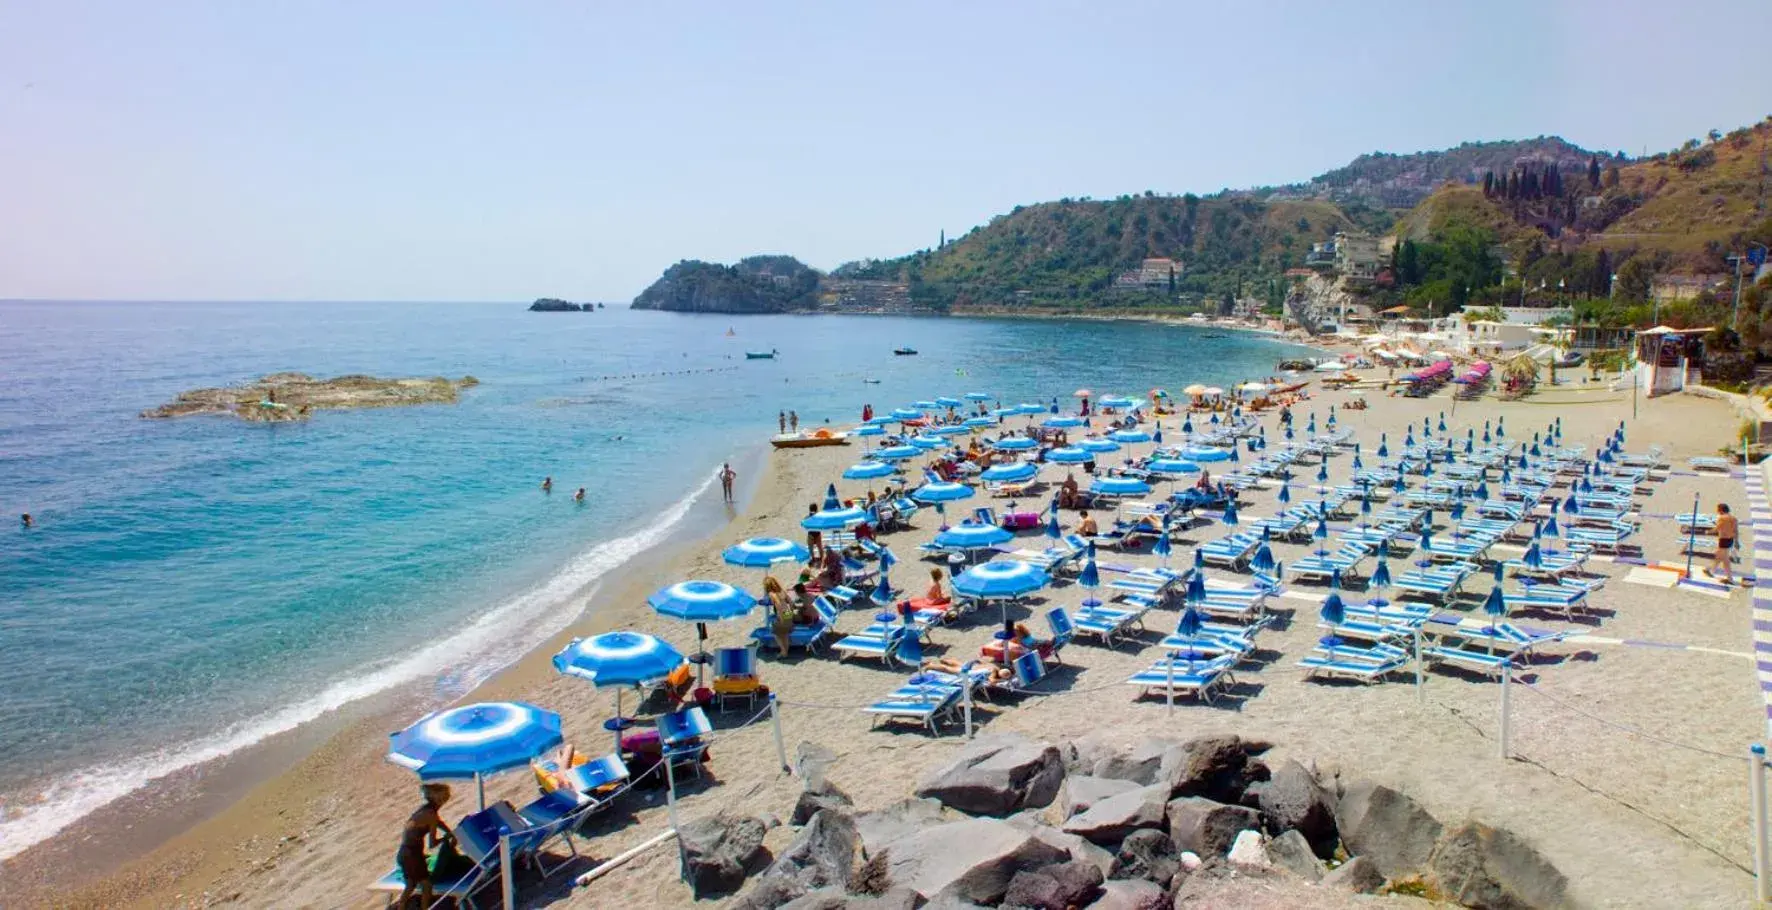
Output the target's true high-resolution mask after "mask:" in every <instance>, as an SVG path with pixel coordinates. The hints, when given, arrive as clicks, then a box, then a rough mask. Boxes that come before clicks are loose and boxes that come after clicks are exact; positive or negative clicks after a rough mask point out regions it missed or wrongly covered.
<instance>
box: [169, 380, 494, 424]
mask: <svg viewBox="0 0 1772 910" xmlns="http://www.w3.org/2000/svg"><path fill="white" fill-rule="evenodd" d="M479 384H480V380H478V379H475V378H474V377H472V376H463V377H462V378H460V379H446V378H444V377H442V376H434V377H431V378H429V379H382V378H378V377H375V376H362V375H357V374H352V375H348V376H335V377H333V378H331V379H315V378H314V377H312V376H309V375H308V374H306V373H272V374H271V375H269V376H265V377H262V378H260V379H258V380H256V381H253V382H250V383H247V384H245V385H239V386H227V387H225V388H216V389H192V390H191V391H189V392H181V393H179V396H178V397H177V398H175V399H173V400H172V401H170V402H167V403H166V404H163V405H161V406H159V407H157V408H150V409H148V410H146V411H143V412H142V414H141V416H143V417H147V418H165V417H185V416H189V415H191V414H232V415H234V416H235V417H238V418H240V419H241V420H246V421H251V422H253V423H281V422H287V421H292V420H306V419H308V417H309V416H310V415H312V414H313V412H314V411H316V410H325V409H344V408H387V407H396V406H400V405H411V404H454V403H455V402H456V401H457V400H458V399H460V398H461V391H462V390H463V389H467V388H472V387H473V386H476V385H479Z"/></svg>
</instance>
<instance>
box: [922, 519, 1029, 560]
mask: <svg viewBox="0 0 1772 910" xmlns="http://www.w3.org/2000/svg"><path fill="white" fill-rule="evenodd" d="M1013 539H1015V535H1014V534H1011V533H1009V532H1008V531H1006V530H1004V529H1003V528H1000V527H997V526H996V525H987V524H981V523H979V522H975V521H962V522H960V523H959V524H957V525H954V526H953V527H951V528H948V529H947V530H945V531H942V532H940V533H939V534H936V535H935V545H936V546H938V547H946V548H948V549H950V550H966V551H968V552H970V551H973V550H988V549H990V548H992V547H994V546H996V545H997V544H1000V543H1004V542H1006V541H1009V540H1013Z"/></svg>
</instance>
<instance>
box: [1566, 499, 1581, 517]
mask: <svg viewBox="0 0 1772 910" xmlns="http://www.w3.org/2000/svg"><path fill="white" fill-rule="evenodd" d="M1579 511H1581V506H1580V505H1578V504H1576V502H1575V497H1574V496H1573V495H1571V496H1570V497H1569V498H1568V499H1565V500H1563V514H1565V515H1573V514H1575V513H1576V512H1579Z"/></svg>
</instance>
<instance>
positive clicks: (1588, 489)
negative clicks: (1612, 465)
mask: <svg viewBox="0 0 1772 910" xmlns="http://www.w3.org/2000/svg"><path fill="white" fill-rule="evenodd" d="M1580 484H1581V492H1583V493H1592V492H1593V491H1594V482H1593V481H1592V480H1589V479H1588V478H1587V477H1585V476H1584V477H1582V478H1581V481H1580Z"/></svg>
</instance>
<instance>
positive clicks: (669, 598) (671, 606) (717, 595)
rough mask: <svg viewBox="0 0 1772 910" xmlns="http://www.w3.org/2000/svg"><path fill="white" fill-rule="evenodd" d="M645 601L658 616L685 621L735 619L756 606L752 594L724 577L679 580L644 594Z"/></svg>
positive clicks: (755, 600)
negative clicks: (724, 580)
mask: <svg viewBox="0 0 1772 910" xmlns="http://www.w3.org/2000/svg"><path fill="white" fill-rule="evenodd" d="M646 605H647V606H649V607H651V608H652V609H653V612H655V613H657V614H659V615H660V616H668V617H670V618H671V619H681V620H686V621H688V622H697V623H703V622H721V621H723V620H728V619H737V618H739V617H741V616H744V615H746V614H748V613H750V612H751V611H752V610H755V609H756V608H757V598H756V596H755V595H753V594H750V593H747V592H745V591H741V590H739V589H738V588H735V587H733V586H732V585H729V584H727V583H725V582H723V581H706V580H699V579H698V580H691V581H680V582H677V583H676V584H674V585H670V586H668V587H665V588H662V589H660V590H659V591H658V592H657V593H654V594H653V595H652V596H651V597H648V598H646Z"/></svg>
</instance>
